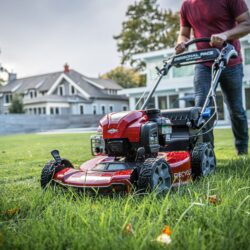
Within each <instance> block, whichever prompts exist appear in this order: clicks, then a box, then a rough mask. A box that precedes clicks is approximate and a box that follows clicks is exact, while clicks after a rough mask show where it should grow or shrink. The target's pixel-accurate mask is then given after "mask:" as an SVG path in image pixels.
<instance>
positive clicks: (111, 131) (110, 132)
mask: <svg viewBox="0 0 250 250" xmlns="http://www.w3.org/2000/svg"><path fill="white" fill-rule="evenodd" d="M116 132H118V129H115V128H112V129H109V130H108V133H109V134H114V133H116Z"/></svg>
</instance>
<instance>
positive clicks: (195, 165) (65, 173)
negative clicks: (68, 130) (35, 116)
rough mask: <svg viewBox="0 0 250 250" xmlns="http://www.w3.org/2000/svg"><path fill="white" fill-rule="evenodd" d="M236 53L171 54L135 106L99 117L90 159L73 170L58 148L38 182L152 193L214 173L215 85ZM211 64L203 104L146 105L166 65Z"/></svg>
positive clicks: (226, 50) (231, 49) (226, 46)
mask: <svg viewBox="0 0 250 250" xmlns="http://www.w3.org/2000/svg"><path fill="white" fill-rule="evenodd" d="M200 42H210V38H199V39H194V40H191V41H189V42H187V43H186V48H188V47H189V46H190V45H191V44H195V43H200ZM233 57H237V52H236V50H235V48H234V47H233V45H231V44H230V43H225V44H224V46H223V48H222V49H221V50H219V49H217V48H209V49H202V50H196V51H186V52H185V53H182V54H179V55H173V56H171V57H169V58H168V59H167V60H165V61H163V67H162V68H161V69H159V68H157V69H156V70H157V71H158V74H159V79H158V81H157V82H156V84H155V85H154V87H153V88H152V90H151V91H150V92H149V94H148V96H147V98H146V99H145V102H144V103H143V105H142V107H141V109H140V110H134V111H124V112H118V113H110V114H107V115H105V116H104V117H103V118H102V119H101V120H100V124H99V127H98V130H97V134H96V135H95V136H92V137H91V151H92V154H93V156H94V158H93V159H91V160H89V161H87V162H85V163H83V164H82V165H81V166H80V169H75V168H74V167H73V165H72V163H71V162H70V161H69V160H66V159H62V158H61V157H60V155H59V151H58V150H53V151H52V152H51V154H52V156H53V158H54V159H53V160H52V161H49V162H48V163H47V164H46V165H45V166H44V168H43V170H42V174H41V186H42V188H46V187H47V186H48V184H50V183H56V184H60V185H61V186H66V187H76V188H78V189H80V190H94V191H95V192H96V191H98V192H101V193H109V192H120V191H121V192H130V191H131V190H137V191H138V192H139V191H140V192H151V191H154V190H155V191H156V192H157V193H160V192H163V191H166V190H169V189H170V188H171V186H176V185H180V184H184V183H188V182H190V181H191V180H192V179H196V178H199V177H202V176H208V175H210V174H211V173H212V172H214V170H215V167H216V157H215V154H214V150H213V146H212V145H211V143H210V142H208V141H205V140H204V136H205V135H206V134H207V133H209V132H210V131H211V130H212V129H213V126H212V127H210V128H208V126H207V124H208V123H209V122H210V121H212V120H213V121H214V120H215V117H217V119H218V112H217V105H216V97H215V93H216V88H217V86H218V83H219V78H220V75H221V72H222V71H223V70H224V68H225V67H226V66H227V64H228V62H229V60H230V58H233ZM204 62H212V63H213V65H212V68H211V72H212V81H211V88H210V90H209V93H208V95H207V98H206V101H205V103H204V105H203V107H191V108H183V109H168V110H159V109H147V106H148V104H149V102H150V100H151V98H152V96H153V94H154V92H155V90H156V88H157V86H158V85H159V83H160V81H161V80H162V78H163V77H164V76H166V75H167V74H168V72H169V70H170V68H171V67H182V66H186V65H191V64H198V63H204Z"/></svg>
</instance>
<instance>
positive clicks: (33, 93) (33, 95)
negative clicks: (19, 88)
mask: <svg viewBox="0 0 250 250" xmlns="http://www.w3.org/2000/svg"><path fill="white" fill-rule="evenodd" d="M29 95H30V98H31V99H32V98H36V97H37V93H36V91H35V90H33V89H32V90H30V91H29Z"/></svg>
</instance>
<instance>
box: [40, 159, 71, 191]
mask: <svg viewBox="0 0 250 250" xmlns="http://www.w3.org/2000/svg"><path fill="white" fill-rule="evenodd" d="M64 168H73V165H72V164H71V162H70V161H69V160H67V159H62V163H61V166H59V167H57V168H56V162H55V161H54V160H52V161H49V162H47V163H46V165H45V166H44V167H43V169H42V173H41V187H42V188H43V189H45V188H46V187H47V186H48V185H49V184H50V183H51V180H52V178H53V176H54V174H55V173H56V172H58V171H60V170H62V169H64Z"/></svg>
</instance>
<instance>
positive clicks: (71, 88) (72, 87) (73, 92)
mask: <svg viewBox="0 0 250 250" xmlns="http://www.w3.org/2000/svg"><path fill="white" fill-rule="evenodd" d="M70 90H71V95H75V94H76V89H75V87H74V86H71V87H70Z"/></svg>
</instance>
